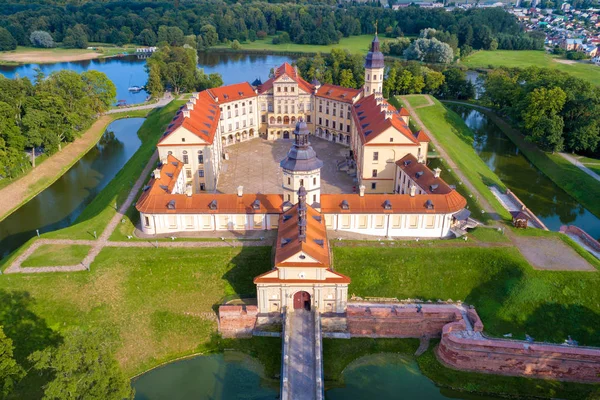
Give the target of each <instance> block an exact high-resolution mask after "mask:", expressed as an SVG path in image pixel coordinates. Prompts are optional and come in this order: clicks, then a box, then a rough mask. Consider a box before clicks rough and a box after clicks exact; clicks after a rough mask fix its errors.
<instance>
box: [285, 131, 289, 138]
mask: <svg viewBox="0 0 600 400" xmlns="http://www.w3.org/2000/svg"><path fill="white" fill-rule="evenodd" d="M283 138H284V139H289V138H290V133H289V132H288V131H283Z"/></svg>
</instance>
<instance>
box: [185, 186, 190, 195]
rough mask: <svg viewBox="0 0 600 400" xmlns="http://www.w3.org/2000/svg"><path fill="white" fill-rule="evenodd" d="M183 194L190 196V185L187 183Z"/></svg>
mask: <svg viewBox="0 0 600 400" xmlns="http://www.w3.org/2000/svg"><path fill="white" fill-rule="evenodd" d="M185 195H186V196H187V197H192V185H187V186H186V187H185Z"/></svg>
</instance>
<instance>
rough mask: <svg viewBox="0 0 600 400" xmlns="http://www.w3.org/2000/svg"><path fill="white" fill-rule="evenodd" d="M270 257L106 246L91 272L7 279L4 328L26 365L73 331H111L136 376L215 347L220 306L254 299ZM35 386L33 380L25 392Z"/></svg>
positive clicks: (2, 281)
mask: <svg viewBox="0 0 600 400" xmlns="http://www.w3.org/2000/svg"><path fill="white" fill-rule="evenodd" d="M270 254H271V248H270V247H244V248H239V247H236V248H231V247H225V248H202V249H168V248H159V249H148V248H106V249H104V250H102V251H101V252H100V254H99V255H98V257H97V258H96V260H95V262H94V263H93V264H92V267H91V271H90V272H79V273H50V274H35V275H22V274H15V275H0V326H1V325H3V326H4V329H5V333H6V334H7V335H8V336H9V337H11V338H12V339H13V341H14V345H15V356H16V357H17V359H18V360H19V361H23V360H24V359H25V358H26V357H27V355H28V354H30V353H31V352H32V351H34V350H36V349H39V348H43V347H45V346H47V345H48V344H50V343H52V342H53V340H54V339H56V336H57V334H58V335H60V334H62V333H63V332H65V331H66V330H68V329H70V328H71V327H75V326H81V327H103V328H106V329H107V330H108V331H110V332H113V333H114V335H115V337H117V339H118V340H119V342H120V343H121V347H120V348H119V349H118V351H117V359H118V360H119V362H120V364H121V366H122V367H123V370H124V371H125V373H126V374H127V375H129V376H132V375H135V374H136V373H139V372H142V371H144V370H146V369H148V368H150V367H152V366H155V365H157V364H159V363H161V362H163V361H167V360H172V359H174V358H176V357H180V356H184V355H187V354H192V353H196V352H202V351H208V350H210V351H212V350H214V349H215V338H214V337H213V336H214V333H215V331H216V329H217V324H216V321H215V320H214V315H215V314H214V307H215V305H217V304H219V303H220V300H221V299H222V298H224V297H225V296H228V295H234V294H237V295H253V294H255V291H256V289H255V285H254V284H253V282H252V279H253V278H254V277H255V276H256V275H259V274H260V273H263V272H265V271H266V270H268V269H269V268H270V263H269V259H270ZM217 347H218V346H217ZM225 347H227V346H225ZM218 348H220V347H218ZM273 368H275V367H273ZM33 375H35V374H33ZM31 379H33V377H31ZM28 386H30V381H28V380H27V379H26V380H25V381H24V382H23V384H22V385H21V388H22V389H23V390H24V389H26V388H27V387H28ZM31 397H33V396H26V395H23V393H21V392H18V393H17V395H16V398H31Z"/></svg>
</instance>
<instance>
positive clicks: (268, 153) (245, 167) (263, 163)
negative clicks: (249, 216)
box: [217, 136, 355, 194]
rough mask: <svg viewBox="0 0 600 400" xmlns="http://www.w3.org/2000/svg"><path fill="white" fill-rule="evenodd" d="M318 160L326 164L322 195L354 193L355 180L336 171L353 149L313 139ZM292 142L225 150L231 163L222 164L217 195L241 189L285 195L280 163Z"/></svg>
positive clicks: (251, 143)
mask: <svg viewBox="0 0 600 400" xmlns="http://www.w3.org/2000/svg"><path fill="white" fill-rule="evenodd" d="M310 141H311V144H312V147H313V149H314V150H315V152H316V153H317V157H319V158H320V159H321V160H322V161H323V164H324V165H323V168H322V169H321V193H333V194H337V193H352V191H353V188H354V186H355V183H354V178H352V177H351V176H349V175H348V174H347V173H346V172H343V171H338V170H337V162H338V161H341V160H344V159H345V158H346V155H347V154H348V152H349V151H350V148H348V147H346V146H343V145H341V144H337V143H331V142H328V141H326V140H323V139H319V138H317V137H314V136H311V138H310ZM292 143H293V140H283V139H278V140H275V141H268V140H265V139H263V138H258V139H253V140H250V141H248V142H243V143H238V144H235V145H233V146H229V147H227V148H226V151H227V152H228V153H229V160H225V161H224V162H223V166H222V167H221V174H220V175H219V185H218V186H217V191H218V192H220V193H236V192H237V187H238V186H240V185H241V186H243V187H244V193H262V194H269V193H272V194H279V193H283V189H282V186H281V185H282V173H281V169H280V168H279V162H280V161H281V160H283V159H284V158H285V156H286V155H287V152H288V151H289V149H290V147H291V146H292Z"/></svg>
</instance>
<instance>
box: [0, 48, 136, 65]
mask: <svg viewBox="0 0 600 400" xmlns="http://www.w3.org/2000/svg"><path fill="white" fill-rule="evenodd" d="M89 46H90V47H97V49H96V50H88V49H66V48H63V47H54V48H51V49H40V48H37V47H23V46H19V47H17V49H16V50H12V51H2V52H0V65H2V64H7V65H15V64H30V63H35V64H46V63H55V62H69V61H83V60H92V59H94V58H102V57H110V56H114V55H116V54H119V53H123V52H131V51H132V50H134V48H133V47H116V46H114V45H106V44H103V43H90V44H89Z"/></svg>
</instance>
